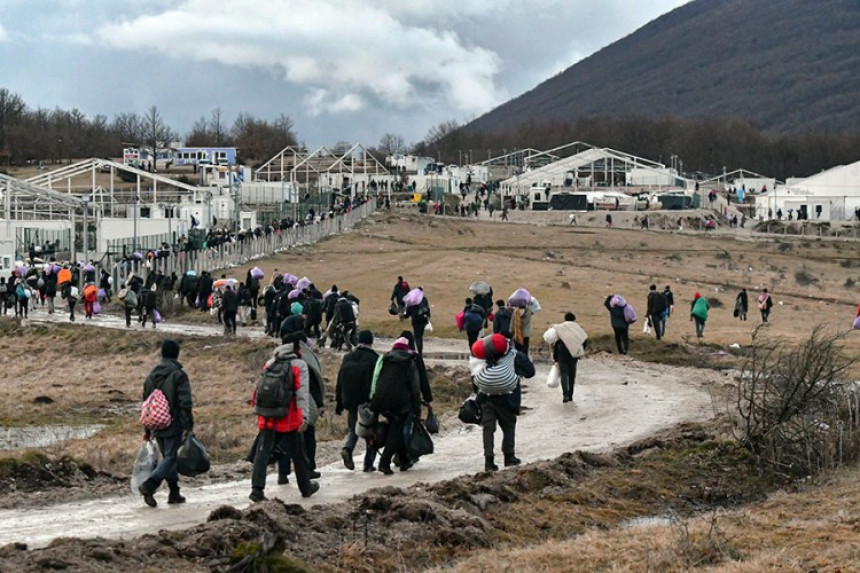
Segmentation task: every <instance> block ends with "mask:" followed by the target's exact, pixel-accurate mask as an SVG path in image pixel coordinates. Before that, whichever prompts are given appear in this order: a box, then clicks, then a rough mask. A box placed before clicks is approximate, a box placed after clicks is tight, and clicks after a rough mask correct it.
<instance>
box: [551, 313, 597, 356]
mask: <svg viewBox="0 0 860 573" xmlns="http://www.w3.org/2000/svg"><path fill="white" fill-rule="evenodd" d="M550 329H552V330H555V334H556V337H557V338H558V341H557V342H555V344H553V345H552V350H553V359H554V360H556V361H558V356H557V354H558V352H559V351H560V350H561V348H560V347H562V346H563V347H564V349H565V352H567V354H568V355H569V356H570V357H571V358H581V357H582V356H583V355H584V354H585V347H586V345H587V344H588V335H587V334H586V333H585V331H584V330H583V329H582V327H581V326H579V324H577V323H576V322H572V321H567V320H566V321H564V322H562V323H560V324H555V325H553V326H551V327H550ZM547 333H549V329H548V330H547ZM546 337H547V335H546V334H545V335H544V338H546Z"/></svg>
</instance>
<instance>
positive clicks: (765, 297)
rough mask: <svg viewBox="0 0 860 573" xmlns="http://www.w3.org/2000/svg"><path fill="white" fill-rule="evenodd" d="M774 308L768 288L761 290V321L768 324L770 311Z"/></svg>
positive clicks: (759, 296) (759, 297)
mask: <svg viewBox="0 0 860 573" xmlns="http://www.w3.org/2000/svg"><path fill="white" fill-rule="evenodd" d="M772 308H773V300H771V296H770V293H769V292H767V289H766V288H763V289H761V294H760V295H758V309H759V310H760V311H761V321H762V323H764V324H767V319H768V318H770V309H772Z"/></svg>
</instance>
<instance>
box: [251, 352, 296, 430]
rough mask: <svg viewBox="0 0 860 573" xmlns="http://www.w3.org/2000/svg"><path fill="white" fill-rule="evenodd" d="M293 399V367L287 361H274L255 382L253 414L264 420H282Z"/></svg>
mask: <svg viewBox="0 0 860 573" xmlns="http://www.w3.org/2000/svg"><path fill="white" fill-rule="evenodd" d="M292 399H293V367H292V363H291V361H290V360H289V359H282V360H275V361H274V362H272V364H271V365H270V366H269V367H268V368H266V369H265V370H263V373H262V374H261V375H260V380H259V381H258V382H257V397H256V401H255V403H254V413H255V414H257V415H258V416H263V417H264V418H283V417H284V416H286V415H287V411H288V410H289V407H290V400H292Z"/></svg>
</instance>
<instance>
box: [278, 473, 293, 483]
mask: <svg viewBox="0 0 860 573" xmlns="http://www.w3.org/2000/svg"><path fill="white" fill-rule="evenodd" d="M288 483H290V476H289V474H278V485H286V484H288Z"/></svg>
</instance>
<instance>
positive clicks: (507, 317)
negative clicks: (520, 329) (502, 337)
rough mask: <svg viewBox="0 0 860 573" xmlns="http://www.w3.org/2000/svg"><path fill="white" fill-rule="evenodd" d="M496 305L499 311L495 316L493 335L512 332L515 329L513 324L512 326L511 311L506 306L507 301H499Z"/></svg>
mask: <svg viewBox="0 0 860 573" xmlns="http://www.w3.org/2000/svg"><path fill="white" fill-rule="evenodd" d="M496 305H497V306H498V310H496V313H495V314H494V315H493V334H501V333H503V332H511V329H512V327H513V324H511V318H512V317H513V313H512V312H511V309H510V308H508V307H507V305H505V301H503V300H502V299H499V300H497V301H496Z"/></svg>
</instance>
